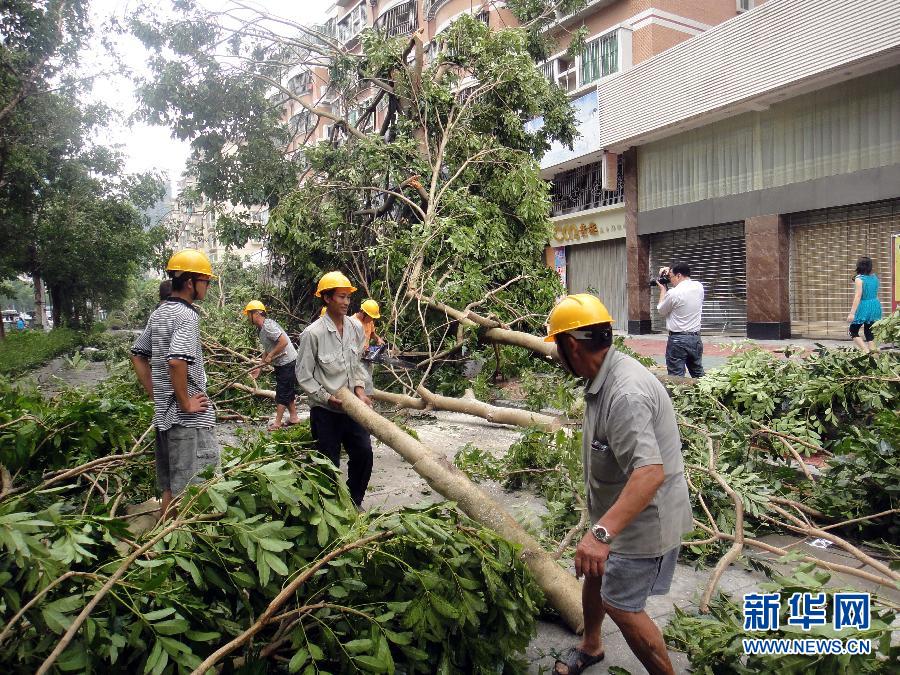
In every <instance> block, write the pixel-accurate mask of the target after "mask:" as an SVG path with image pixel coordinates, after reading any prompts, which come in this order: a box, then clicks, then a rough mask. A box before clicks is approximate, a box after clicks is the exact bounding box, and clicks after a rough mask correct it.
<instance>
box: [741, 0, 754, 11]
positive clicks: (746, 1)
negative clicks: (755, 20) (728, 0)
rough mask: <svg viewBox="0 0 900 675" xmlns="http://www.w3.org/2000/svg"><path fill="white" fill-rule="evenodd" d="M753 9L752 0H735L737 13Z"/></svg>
mask: <svg viewBox="0 0 900 675" xmlns="http://www.w3.org/2000/svg"><path fill="white" fill-rule="evenodd" d="M751 9H753V0H737V11H738V13H740V12H749V11H750V10H751Z"/></svg>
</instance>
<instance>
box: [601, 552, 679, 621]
mask: <svg viewBox="0 0 900 675" xmlns="http://www.w3.org/2000/svg"><path fill="white" fill-rule="evenodd" d="M680 550H681V547H680V546H677V547H675V548H673V549H672V550H671V551H669V552H667V553H664V554H663V555H661V556H659V557H657V558H625V557H623V556H620V555H618V554H617V553H610V554H609V558H607V560H606V568H605V569H604V571H603V581H602V585H601V588H600V595H601V596H602V597H603V602H604V603H605V604H607V605H610V606H612V607H615V608H616V609H621V610H623V611H625V612H643V611H644V607H645V606H646V605H647V598H648V597H650V596H651V595H665V594H666V593H668V592H669V588H670V587H671V586H672V577H674V576H675V563H676V561H677V560H678V553H679V551H680Z"/></svg>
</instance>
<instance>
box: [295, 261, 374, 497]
mask: <svg viewBox="0 0 900 675" xmlns="http://www.w3.org/2000/svg"><path fill="white" fill-rule="evenodd" d="M355 291H356V288H355V287H354V286H353V284H351V283H350V280H349V279H348V278H347V277H346V276H344V274H343V273H342V272H338V271H334V272H328V273H327V274H325V275H323V276H322V278H321V279H320V280H319V283H318V286H317V288H316V297H317V298H321V300H322V303H323V304H324V305H325V312H324V313H323V314H322V316H320V317H319V318H318V319H317V320H316V321H313V323H312V324H310V326H309V327H308V328H307V329H306V330H305V331H303V335H302V336H301V337H300V358H299V359H297V384H298V386H299V387H300V389H302V390H303V392H304V393H305V394H306V395H307V397H308V399H309V428H310V432H311V433H312V436H313V438H314V439H315V441H316V446H317V447H318V449H319V452H321V453H322V454H323V455H325V456H326V457H328V458H329V459H330V460H331V461H332V462H333V463H334V465H335V466H336V467H340V465H341V447H343V448H344V450H346V452H347V487H348V489H349V490H350V496H351V497H352V498H353V501H354V503H355V504H356V505H357V506H358V507H359V506H362V501H363V498H364V497H365V494H366V488H367V487H368V485H369V479H370V478H371V476H372V439H371V437H370V436H369V432H368V431H366V430H365V428H364V427H363V426H362V425H361V424H359V422H357V421H356V420H354V419H352V418H351V417H349V416H348V415H347V414H346V413H345V412H344V410H343V404H342V403H341V399H339V398H337V397H336V396H335V394H336V393H337V392H338V391H340V390H341V389H342V388H344V387H346V388H347V389H349V390H350V391H352V392H353V393H354V394H356V396H357V398H359V400H361V401H362V402H363V403H365V404H366V405H368V406H371V405H372V401H371V400H369V397H368V396H367V395H366V392H365V383H366V372H365V370H363V367H362V363H361V361H360V352H361V351H362V343H363V335H364V333H363V327H362V324H360V323H359V321H357V320H356V319H354V318H353V317H351V316H347V310H348V308H349V307H350V296H351V295H353V293H354V292H355Z"/></svg>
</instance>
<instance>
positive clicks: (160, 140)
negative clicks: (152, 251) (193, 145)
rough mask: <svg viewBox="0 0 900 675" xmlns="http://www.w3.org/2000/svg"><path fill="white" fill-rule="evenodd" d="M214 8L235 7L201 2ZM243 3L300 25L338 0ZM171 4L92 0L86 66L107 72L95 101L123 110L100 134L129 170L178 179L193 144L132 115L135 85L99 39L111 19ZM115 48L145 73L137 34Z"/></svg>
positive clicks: (221, 1)
mask: <svg viewBox="0 0 900 675" xmlns="http://www.w3.org/2000/svg"><path fill="white" fill-rule="evenodd" d="M200 2H201V4H202V5H204V6H206V7H207V8H208V9H211V10H221V9H226V8H228V7H232V6H233V5H232V4H231V3H230V2H229V0H200ZM243 4H247V5H251V4H252V5H257V6H259V7H261V8H263V9H264V10H266V11H268V12H269V13H270V14H276V15H279V16H283V17H285V18H289V19H292V20H294V21H297V22H298V23H322V22H324V19H325V18H326V16H327V12H328V9H329V8H330V7H331V6H332V5H333V4H334V0H247V1H246V2H244V3H243ZM147 5H152V6H158V7H161V8H163V9H165V8H168V7H170V6H171V0H149V1H148V0H144V1H143V2H141V1H140V0H91V13H92V20H93V23H94V26H95V29H96V33H97V36H96V38H95V41H94V44H92V45H91V47H90V48H88V49H87V50H86V53H85V54H84V55H83V56H82V66H81V68H82V70H83V71H84V72H85V73H86V74H91V75H94V74H97V73H102V75H101V76H99V77H96V78H95V80H94V84H93V91H92V92H91V95H90V99H91V100H94V101H98V102H102V103H105V104H106V105H107V106H109V107H111V108H112V109H113V110H114V111H116V112H117V113H118V115H117V121H114V122H112V123H111V125H110V127H109V128H108V129H107V130H105V131H104V133H102V134H101V135H100V137H99V139H98V140H99V141H100V142H103V143H106V144H113V145H118V146H119V147H120V149H121V150H122V152H123V153H124V155H125V157H126V162H125V169H126V171H128V172H142V171H154V170H156V171H160V172H162V173H163V174H166V175H168V177H169V180H170V181H171V182H172V183H174V182H175V181H177V180H178V178H179V177H180V175H181V172H182V171H183V170H184V166H185V161H186V160H187V158H188V156H189V154H190V149H189V147H188V144H187V143H185V142H183V141H179V140H177V139H174V138H172V134H171V131H170V130H169V129H168V128H166V127H158V126H150V125H147V124H143V123H140V122H135V121H133V120H130V119H129V118H130V117H131V116H132V114H133V113H134V111H135V108H136V101H135V96H134V84H133V82H132V81H131V79H130V78H129V77H127V76H125V75H123V74H122V73H121V72H120V71H119V70H118V67H116V66H114V65H113V62H112V60H111V59H109V57H108V56H107V55H106V53H105V50H104V48H103V47H102V46H101V44H100V37H101V36H103V35H109V34H110V33H109V31H108V30H104V25H106V24H108V22H109V20H110V19H113V18H114V19H118V20H119V21H120V22H122V21H123V19H125V18H126V17H127V16H128V13H129V12H132V11H134V10H135V8H137V7H142V6H147ZM115 49H116V51H117V53H118V54H119V55H120V57H121V58H122V60H123V61H124V63H125V64H126V66H127V67H130V68H132V69H133V70H134V71H136V72H138V73H142V72H146V70H145V65H144V64H145V63H146V60H147V52H146V51H145V50H144V48H143V46H142V45H141V44H140V42H138V41H137V40H136V39H134V38H127V37H125V38H122V39H119V40H117V42H116V44H115Z"/></svg>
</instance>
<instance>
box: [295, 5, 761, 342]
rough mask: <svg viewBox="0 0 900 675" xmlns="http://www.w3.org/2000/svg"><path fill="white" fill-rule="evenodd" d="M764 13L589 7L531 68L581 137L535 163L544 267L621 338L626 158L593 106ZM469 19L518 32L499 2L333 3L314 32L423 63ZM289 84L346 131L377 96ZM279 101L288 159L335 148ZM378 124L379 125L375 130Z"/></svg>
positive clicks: (322, 77) (314, 82) (316, 81)
mask: <svg viewBox="0 0 900 675" xmlns="http://www.w3.org/2000/svg"><path fill="white" fill-rule="evenodd" d="M770 1H771V0H770ZM762 4H764V3H763V2H762V0H593V1H592V2H589V3H588V4H587V5H586V6H585V7H584V8H583V9H582V10H580V11H578V12H576V13H573V14H571V15H568V16H559V17H556V20H555V22H554V23H553V24H552V25H551V26H550V27H549V28H548V29H547V30H548V31H549V32H550V34H551V35H552V37H553V38H554V40H555V43H556V45H557V49H556V51H555V53H554V54H553V56H552V57H551V58H549V59H548V60H547V61H545V62H543V63H539V64H536V67H538V68H540V69H541V71H542V72H543V73H544V75H545V76H546V77H547V78H548V79H549V80H550V81H551V82H554V83H556V84H557V85H558V86H559V87H560V88H562V89H563V90H564V91H566V92H567V94H568V95H569V97H570V99H571V101H572V104H573V106H574V108H575V110H576V113H577V117H578V127H579V131H580V133H581V136H580V138H578V139H577V140H576V142H575V145H574V147H573V148H571V149H570V148H566V147H562V146H561V145H560V146H554V147H553V148H551V150H550V151H549V152H548V153H547V155H546V156H545V157H544V158H543V160H542V162H541V172H542V176H543V177H544V178H545V179H546V180H548V181H549V182H550V184H551V200H552V208H551V211H552V212H551V214H550V215H551V220H552V221H553V225H554V228H553V232H552V235H551V239H550V241H549V242H548V246H547V250H546V256H547V262H548V264H549V265H552V266H554V267H555V268H556V269H557V270H558V271H559V273H560V275H561V277H562V278H563V281H564V283H565V284H566V286H567V288H568V289H569V291H570V292H573V293H577V292H582V291H586V290H590V291H593V292H595V293H597V294H599V295H600V296H601V297H603V299H604V301H605V302H606V303H607V304H608V306H609V309H610V311H611V313H612V315H613V316H614V317H615V319H616V321H617V325H618V326H620V327H622V328H624V327H625V326H626V325H627V322H628V316H629V314H628V294H627V292H626V277H627V269H626V267H627V264H626V261H627V255H626V213H627V208H626V189H625V187H626V186H625V172H624V158H622V157H620V156H619V155H618V153H613V152H609V151H608V148H606V147H604V146H603V145H602V144H601V138H600V134H599V131H600V115H601V112H602V110H603V106H604V104H605V101H603V99H602V98H598V93H597V91H598V87H599V86H601V85H602V84H604V83H607V82H611V81H615V80H616V79H617V78H620V77H622V76H624V74H626V73H628V72H629V71H631V70H632V69H634V68H635V67H638V66H640V65H641V64H642V63H645V62H647V61H648V60H651V59H652V58H653V57H655V56H656V55H657V54H660V53H661V52H664V51H666V50H668V49H670V48H671V47H673V46H675V45H679V44H681V43H683V42H685V41H687V40H690V39H691V38H695V37H697V36H699V35H702V34H703V33H705V32H707V31H708V30H710V29H711V28H713V27H714V26H717V25H719V24H721V23H723V22H725V21H728V20H729V19H733V18H734V17H736V16H738V15H740V14H742V13H744V12H747V11H749V10H751V9H753V8H754V7H756V6H758V5H762ZM466 14H468V15H471V16H474V17H476V18H477V19H479V20H481V21H483V22H485V23H486V24H487V25H489V26H490V27H492V28H496V29H500V28H503V27H514V26H516V25H517V22H516V20H515V17H513V16H512V14H511V13H510V12H509V10H508V9H507V8H506V6H505V3H504V2H498V1H490V0H337V2H336V3H335V5H334V7H333V8H332V16H331V17H330V19H329V20H328V23H327V24H326V25H324V26H321V27H320V29H321V30H322V32H323V33H325V34H327V35H329V36H333V38H335V39H336V40H337V41H338V42H340V43H341V44H342V45H343V46H344V47H345V48H346V49H348V50H350V51H358V50H359V49H360V45H359V39H360V36H361V34H362V32H363V30H365V29H366V28H370V27H375V28H378V29H381V30H385V31H387V33H388V34H390V35H392V36H404V35H409V34H411V33H412V32H413V31H416V30H420V29H421V30H422V35H423V41H424V42H425V43H426V58H427V55H428V54H429V53H430V49H431V47H430V45H431V44H432V42H433V40H434V38H435V37H437V36H438V35H440V34H441V33H442V32H443V31H445V30H446V29H447V28H449V27H450V26H451V25H452V24H453V22H454V21H456V20H457V19H458V18H459V17H461V16H463V15H466ZM582 26H583V27H586V29H587V41H586V46H585V49H584V50H583V51H582V53H581V54H579V55H576V56H574V57H571V56H569V55H567V54H566V52H567V51H568V48H569V44H570V41H571V39H572V35H573V33H574V32H575V31H577V30H578V29H580V28H581V27H582ZM285 83H286V87H287V88H288V89H289V90H290V91H291V92H292V94H294V95H295V96H298V97H301V98H302V99H303V100H304V101H305V102H306V103H308V104H315V105H316V106H318V107H323V106H324V107H326V108H329V109H330V110H331V111H332V112H334V113H336V114H340V115H341V116H345V117H346V118H347V119H348V121H350V122H351V123H356V121H357V119H358V118H359V115H360V114H361V113H362V112H363V111H364V110H366V109H367V108H368V107H369V106H370V105H371V103H372V101H373V99H374V97H375V95H376V93H377V92H376V91H374V90H372V91H368V92H362V93H361V94H360V96H359V97H358V98H357V99H356V100H353V101H343V100H339V99H336V98H335V99H330V98H329V89H328V72H327V69H326V68H324V67H316V66H307V65H304V66H298V67H297V68H295V69H293V70H292V71H291V72H289V73H287V76H286V78H285ZM280 100H281V101H282V102H284V104H285V119H287V120H289V122H290V125H291V129H292V130H293V131H294V132H295V137H294V141H293V142H292V143H291V145H290V146H289V148H288V152H294V151H296V150H297V149H298V148H299V147H301V146H303V145H305V144H309V143H318V142H324V141H326V140H330V139H332V137H333V135H334V134H335V131H334V130H333V127H332V125H331V124H330V123H329V121H328V120H325V119H314V118H313V117H314V116H311V115H310V114H309V113H308V112H307V111H306V109H305V108H304V107H303V106H301V105H300V104H299V103H297V102H296V101H292V100H289V99H286V98H285V97H280ZM378 112H379V113H381V112H383V111H382V109H381V108H379V110H378ZM379 120H380V116H376V117H375V119H374V120H372V123H371V124H372V125H373V126H374V125H375V124H378V121H379ZM533 123H534V124H540V123H541V120H539V119H538V120H535V121H534V122H533ZM642 274H643V272H642ZM644 276H646V274H644Z"/></svg>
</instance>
